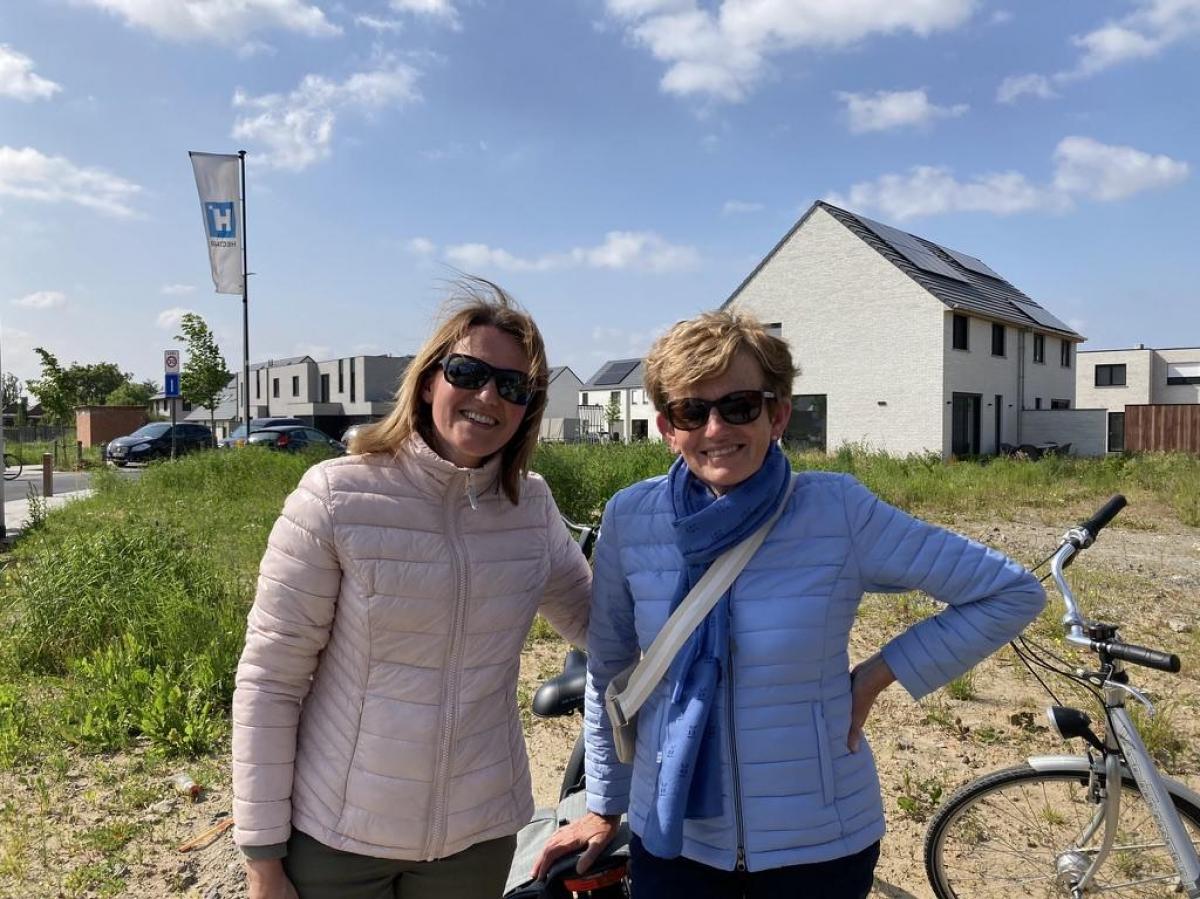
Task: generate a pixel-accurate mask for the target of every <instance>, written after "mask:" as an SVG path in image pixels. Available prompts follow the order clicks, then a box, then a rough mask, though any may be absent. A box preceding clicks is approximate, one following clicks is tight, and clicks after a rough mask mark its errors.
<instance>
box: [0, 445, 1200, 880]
mask: <svg viewBox="0 0 1200 899" xmlns="http://www.w3.org/2000/svg"><path fill="white" fill-rule="evenodd" d="M313 461H314V459H313V458H311V457H303V456H293V455H290V454H283V453H269V452H256V451H237V452H228V451H220V452H211V453H200V454H195V455H191V456H187V457H184V458H182V459H180V460H178V461H176V462H171V463H160V464H155V465H152V466H150V467H149V468H148V469H147V470H146V471H145V473H144V475H143V477H142V478H141V479H140V480H139V481H136V482H135V481H129V480H126V479H121V478H118V477H116V476H115V474H113V473H111V472H106V471H100V472H97V474H96V477H95V479H94V484H95V487H96V494H95V495H94V496H93V497H91V498H89V499H87V500H81V501H78V502H74V503H70V504H68V505H67V506H66V507H64V508H62V509H59V510H56V511H54V512H51V513H50V514H49V515H47V516H45V517H44V518H42V517H39V519H38V521H37V523H36V526H34V527H32V528H31V529H30V530H29V531H28V532H27V533H26V534H25V535H24V536H22V537H21V539H20V540H19V541H18V542H17V544H16V545H15V546H14V547H13V548H12V550H11V551H10V552H9V553H8V554H7V556H6V557H5V558H4V564H5V567H4V570H3V575H2V577H3V579H2V582H0V632H3V633H5V634H6V640H5V641H3V642H2V643H0V778H3V777H7V778H9V780H8V781H7V782H8V783H9V784H10V785H11V784H13V783H15V784H17V785H18V789H19V790H20V791H21V795H22V796H23V797H24V799H23V800H21V801H22V802H23V803H24V805H20V804H14V803H16V800H12V801H11V802H10V803H9V805H6V806H4V807H3V808H0V895H5V891H4V889H3V888H2V886H3V884H4V883H5V880H6V877H7V878H10V879H12V878H15V880H12V882H18V883H19V882H20V875H19V873H17V872H18V871H19V870H21V868H20V866H21V865H28V864H32V862H31V861H30V858H31V855H30V853H33V852H35V850H34V848H33V845H34V843H36V842H37V840H38V839H39V838H38V837H37V836H36V834H33V832H32V831H31V830H30V829H29V828H28V827H25V826H23V825H21V824H20V823H19V822H21V821H24V820H26V819H27V817H29V816H32V818H33V819H36V820H38V821H42V818H40V817H38V816H39V815H40V814H41V813H39V812H38V811H37V808H38V803H42V804H44V805H48V804H50V803H52V802H54V801H59V799H61V796H62V795H67V794H69V792H70V791H69V790H68V791H67V794H63V793H61V791H62V790H63V789H66V788H67V787H68V786H69V784H71V783H72V782H73V781H72V777H73V776H76V777H77V776H78V767H79V766H80V765H85V766H87V768H88V770H91V771H99V772H104V771H109V772H110V774H108V775H105V776H106V777H110V778H111V779H112V781H113V782H114V784H119V787H117V786H114V787H113V790H112V791H109V792H108V793H104V796H105V797H106V798H105V800H104V802H105V803H107V804H106V805H104V811H103V812H102V813H97V814H98V816H99V817H98V820H97V822H96V824H95V827H92V828H87V829H85V830H86V833H87V834H89V836H88V840H90V841H91V842H87V843H80V844H79V849H80V851H81V852H83V853H84V854H85V855H87V857H88V858H105V859H109V860H111V859H114V858H115V859H118V860H119V859H127V858H128V857H129V856H128V850H127V849H125V848H123V847H125V846H126V845H127V844H129V845H133V844H136V843H137V839H138V834H139V833H140V832H141V830H139V828H142V829H144V827H145V825H144V823H143V824H139V823H138V822H143V819H145V817H146V815H147V814H148V812H147V811H146V810H147V808H148V807H149V806H152V805H154V804H155V801H156V800H159V801H161V799H162V789H163V788H162V786H161V784H162V782H163V775H164V773H166V772H168V771H170V770H177V769H178V768H179V767H180V766H187V767H188V769H189V770H194V771H201V772H205V776H207V777H209V778H210V779H212V780H219V779H220V778H222V777H224V776H225V775H224V774H223V773H220V772H223V771H224V769H225V768H226V767H227V765H225V760H224V756H225V752H226V751H227V745H228V742H227V741H228V727H229V724H228V708H229V701H230V696H231V694H232V688H233V672H234V668H235V666H236V660H237V656H238V653H239V651H240V648H241V642H242V638H243V630H244V622H245V614H246V610H247V607H248V604H249V602H250V601H251V599H252V597H253V591H254V584H255V580H256V569H257V565H258V561H259V559H260V557H261V555H262V551H263V548H264V546H265V544H266V539H267V535H268V533H269V531H270V528H271V526H272V523H273V522H274V520H275V518H276V516H277V515H278V513H279V509H280V508H281V506H282V504H283V500H284V498H285V497H286V495H287V494H288V493H289V492H290V491H291V490H292V489H293V488H294V486H295V484H296V482H297V481H298V480H299V478H300V476H301V474H302V473H303V471H304V470H305V468H306V467H307V466H308V465H310V464H312V462H313ZM671 461H672V456H671V454H670V452H669V450H667V449H666V448H665V447H664V446H663V445H661V444H649V443H648V444H640V445H633V446H620V445H599V446H574V445H546V446H543V447H541V448H540V449H539V451H538V454H537V457H536V458H535V462H534V468H535V469H536V470H537V471H539V472H540V473H541V474H542V475H543V476H544V477H545V478H546V480H547V481H548V483H549V484H550V486H551V488H552V489H553V491H554V495H555V497H556V499H557V501H558V504H559V507H560V509H561V511H562V512H563V514H564V515H566V516H567V517H569V518H571V519H573V520H576V521H595V520H597V519H598V517H599V515H600V512H601V510H602V509H603V505H604V503H605V501H606V500H607V499H608V497H609V496H611V494H612V493H613V492H614V491H616V490H617V489H620V488H621V487H623V486H625V485H627V484H629V483H631V482H633V481H636V480H638V479H641V478H644V477H648V476H651V475H655V474H660V473H663V472H665V471H666V469H667V467H668V466H669V465H670V463H671ZM793 461H794V463H795V465H796V467H797V468H822V469H831V470H839V471H847V472H851V473H853V474H854V475H855V476H857V477H858V478H859V479H861V480H862V481H863V482H864V483H866V484H867V485H868V486H870V487H871V488H872V489H873V490H875V491H876V492H878V493H879V494H880V495H882V496H883V497H884V498H886V499H888V500H889V501H891V502H893V503H896V504H897V505H899V506H901V507H903V508H906V509H909V510H910V511H913V512H915V513H917V514H921V515H923V516H925V517H928V518H930V519H932V520H936V521H939V522H941V523H952V522H954V521H956V520H962V521H964V522H967V523H970V525H971V527H975V528H977V529H978V528H979V527H980V524H979V523H980V522H994V523H995V524H996V525H997V526H998V527H997V529H999V526H1004V525H1005V523H1006V521H1014V522H1020V523H1021V526H1022V527H1028V526H1029V522H1030V521H1040V522H1043V523H1045V524H1046V525H1054V526H1055V527H1059V529H1060V530H1061V527H1060V526H1061V525H1062V524H1064V523H1066V522H1069V521H1071V520H1078V519H1079V518H1081V517H1082V516H1083V515H1084V514H1086V513H1088V512H1090V511H1091V510H1092V509H1094V508H1095V507H1096V506H1098V505H1099V504H1100V503H1101V502H1102V501H1103V500H1104V499H1105V498H1107V496H1108V495H1110V494H1111V493H1114V492H1124V493H1125V494H1127V495H1128V496H1129V499H1130V502H1131V509H1130V510H1129V513H1127V514H1126V515H1123V516H1121V517H1120V518H1118V519H1117V520H1116V522H1115V525H1114V526H1115V527H1118V528H1126V529H1128V530H1130V531H1131V532H1136V531H1149V532H1151V533H1153V532H1154V531H1155V530H1156V529H1157V528H1159V527H1160V526H1161V524H1160V519H1164V518H1167V517H1169V518H1171V519H1177V520H1178V522H1180V523H1182V525H1184V526H1188V527H1198V526H1200V460H1198V459H1196V458H1193V457H1185V456H1143V457H1115V458H1111V459H1102V460H1074V459H1044V460H1041V461H1038V462H1024V461H1013V460H996V461H992V462H989V463H986V464H985V463H978V462H970V463H943V462H941V461H940V460H937V459H933V458H909V459H891V458H888V457H885V456H880V455H876V454H871V453H866V452H862V451H859V450H854V449H847V450H844V451H842V452H839V453H836V454H833V455H830V456H828V457H826V456H817V455H801V456H795V457H794V458H793ZM1171 527H1174V528H1177V527H1178V525H1175V524H1172V525H1171ZM989 529H990V527H989ZM976 536H982V535H981V534H979V533H978V531H977V532H976ZM1132 536H1139V535H1137V534H1133V535H1132ZM985 539H986V537H985ZM1045 539H1046V537H1045V536H1040V537H1038V544H1039V546H1040V544H1041V542H1042V541H1043V540H1045ZM1172 539H1179V538H1172ZM1193 539H1194V538H1193ZM1044 548H1046V549H1048V548H1049V547H1048V546H1047V547H1044ZM1019 555H1022V554H1020V553H1019ZM1027 556H1030V553H1024V554H1023V555H1022V558H1023V560H1024V561H1030V559H1029V558H1028V557H1027ZM1077 579H1078V580H1077V583H1078V585H1079V593H1080V596H1081V598H1082V599H1083V600H1084V601H1085V602H1087V601H1094V602H1097V603H1099V602H1100V600H1101V599H1102V598H1103V599H1104V600H1105V601H1108V600H1110V599H1111V597H1112V596H1113V595H1120V596H1126V595H1128V596H1129V597H1130V598H1133V597H1138V596H1145V595H1146V594H1147V592H1148V590H1150V589H1151V587H1150V585H1152V584H1153V583H1154V578H1153V572H1149V571H1142V570H1141V569H1136V570H1134V569H1128V570H1126V569H1125V568H1122V569H1121V570H1119V571H1108V572H1104V573H1093V572H1092V571H1091V570H1090V569H1089V568H1082V569H1079V570H1077ZM1185 586H1186V585H1185ZM1178 592H1179V591H1173V590H1168V595H1167V600H1169V601H1170V602H1175V601H1176V599H1175V594H1176V593H1178ZM1167 600H1161V599H1160V600H1159V605H1160V606H1161V607H1162V609H1163V610H1164V611H1163V614H1164V615H1165V614H1178V613H1168V612H1167V611H1165V610H1166V609H1167V608H1168V607H1169V606H1168V605H1164V603H1165V602H1167ZM931 609H932V603H930V602H929V601H928V600H926V599H924V598H923V597H920V596H917V595H913V594H905V595H902V596H900V597H894V596H893V597H887V598H886V599H882V598H869V599H868V602H867V603H865V604H864V607H863V612H862V617H863V619H864V621H866V623H867V624H868V625H869V626H870V627H872V628H874V629H876V630H878V631H880V632H881V633H884V632H892V633H894V632H895V630H896V629H898V628H899V627H901V626H903V625H904V624H905V623H908V622H911V621H914V620H917V619H919V618H921V617H923V616H924V615H926V614H928V613H929V611H931ZM1155 614H1156V615H1157V610H1156V613H1155ZM1043 618H1044V620H1039V621H1038V622H1035V624H1034V626H1033V631H1034V632H1035V633H1036V634H1037V635H1038V636H1039V638H1043V639H1047V640H1053V639H1054V637H1055V632H1056V630H1057V624H1056V619H1057V615H1056V613H1055V612H1054V611H1048V612H1047V613H1046V615H1045V616H1043ZM1126 620H1127V621H1128V623H1130V624H1131V625H1133V626H1134V627H1135V628H1139V627H1141V626H1143V625H1144V626H1145V627H1147V628H1151V627H1153V628H1155V629H1156V630H1157V632H1158V633H1161V632H1162V630H1164V629H1165V628H1163V627H1162V622H1160V621H1158V620H1157V618H1155V620H1154V621H1153V622H1150V621H1149V620H1143V621H1132V620H1129V618H1126ZM1137 636H1139V635H1138V633H1137V630H1134V632H1133V633H1132V634H1131V639H1133V638H1136V637H1137ZM1141 636H1143V637H1144V638H1149V637H1151V636H1152V634H1149V635H1146V634H1143V635H1141ZM1170 636H1171V637H1172V638H1173V639H1174V640H1175V644H1174V646H1173V647H1172V648H1175V649H1177V650H1178V651H1181V654H1183V655H1184V656H1185V666H1186V668H1191V667H1192V664H1191V663H1193V662H1197V663H1200V639H1197V638H1196V636H1195V635H1194V634H1191V633H1190V632H1189V633H1186V634H1176V635H1170ZM555 639H556V638H555V637H554V636H553V634H552V633H551V632H550V631H549V629H548V628H547V627H545V625H544V623H542V622H538V623H535V627H534V630H533V631H532V632H531V635H530V644H529V648H530V652H531V654H532V655H536V656H537V657H538V659H539V660H540V661H539V662H538V665H537V666H535V667H536V668H537V670H536V671H534V672H532V674H531V675H530V676H531V677H532V676H534V675H544V674H549V673H551V670H552V668H553V666H554V665H555V664H556V662H557V660H558V659H559V658H561V651H560V650H559V649H558V648H557V645H554V646H552V645H551V643H550V641H553V640H555ZM1147 641H1148V642H1153V640H1149V639H1148V640H1147ZM1159 645H1162V641H1161V640H1160V641H1159ZM1014 670H1015V674H1014V676H1023V675H1022V674H1021V672H1020V670H1019V669H1014ZM1185 670H1186V669H1185ZM530 683H532V681H530ZM523 684H524V687H523V690H522V692H521V697H522V699H523V700H524V702H525V703H526V704H527V702H528V695H529V692H530V691H529V685H528V684H525V683H524V682H523ZM992 689H994V684H993V681H992V680H990V679H981V678H979V677H976V676H975V675H973V674H969V675H967V676H965V677H963V678H960V679H959V680H958V681H956V682H955V683H954V684H952V685H951V686H950V687H949V688H947V689H946V690H944V691H941V692H940V693H939V694H937V695H936V696H935V697H932V698H930V699H928V700H926V701H925V702H924V703H923V704H922V705H921V706H919V707H916V708H917V709H918V711H919V712H920V721H918V722H917V725H918V726H920V727H922V728H924V729H926V730H929V729H932V730H933V731H935V732H938V733H941V734H943V737H942V739H943V740H948V741H950V742H951V743H952V744H958V745H961V746H963V747H967V749H966V750H965V751H966V752H969V753H970V754H971V755H972V756H974V755H975V753H977V752H981V751H983V750H984V749H986V748H990V747H994V746H996V745H1000V748H1001V749H1004V748H1006V747H1005V745H1004V744H1008V743H1013V744H1018V743H1020V741H1021V740H1022V739H1025V737H1024V736H1022V735H1027V734H1032V733H1034V731H1035V730H1036V724H1034V723H1032V722H1034V713H1033V712H1020V713H1018V714H1014V715H1012V716H1011V722H1012V725H1013V726H1008V724H1007V723H1005V722H1007V721H1008V720H1009V719H1008V718H1007V717H1005V718H1002V719H999V720H998V721H993V720H990V719H988V720H983V719H982V718H980V716H979V715H976V714H975V712H974V710H975V709H976V707H981V706H980V700H981V694H985V693H987V692H988V691H989V690H992ZM1187 702H1188V701H1187V700H1179V699H1177V700H1175V702H1174V703H1168V704H1166V707H1164V708H1163V709H1162V711H1163V714H1162V717H1160V718H1159V719H1157V720H1156V721H1155V722H1148V725H1149V727H1148V733H1147V740H1148V742H1150V743H1152V744H1153V748H1154V750H1155V752H1156V754H1158V755H1159V757H1160V758H1162V759H1164V761H1169V762H1170V763H1171V764H1172V765H1175V764H1184V763H1186V760H1185V761H1183V762H1181V761H1180V760H1181V759H1184V758H1185V754H1184V753H1183V748H1182V746H1181V745H1179V738H1178V735H1177V734H1176V733H1175V732H1174V730H1173V729H1172V727H1171V724H1170V722H1171V721H1172V720H1174V721H1176V722H1179V721H1181V720H1188V718H1189V717H1190V713H1189V711H1188V709H1190V706H1189V705H1187ZM1008 711H1011V708H1010V709H1008V710H1007V711H1006V712H1005V715H1007V712H1008ZM1021 715H1027V716H1028V718H1029V721H1028V722H1026V720H1025V719H1024V718H1022V717H1020V716H1021ZM964 722H965V723H964ZM567 745H568V747H569V742H568V744H567ZM1007 748H1009V749H1014V748H1015V747H1007ZM130 758H132V759H134V761H132V762H129V761H128V759H130ZM1188 758H1190V757H1188ZM118 772H119V773H118ZM197 776H198V777H200V776H201V775H200V774H198V775H197ZM887 777H888V775H886V774H885V781H886V780H887ZM897 777H899V775H897ZM907 777H908V779H907V780H904V779H902V778H901V779H898V780H897V781H896V784H895V785H894V786H893V787H890V789H892V790H894V792H895V797H894V798H893V799H891V800H890V803H891V805H892V807H893V808H894V810H896V811H897V813H898V814H899V815H901V816H902V819H903V820H911V821H912V822H914V824H915V823H916V822H919V821H920V819H923V818H924V817H925V815H926V814H927V813H928V812H929V810H930V809H931V808H932V807H933V806H934V805H936V802H937V799H938V797H939V796H940V795H941V789H942V782H941V780H939V779H938V778H940V777H941V775H940V774H938V773H937V772H936V771H924V772H916V771H914V772H913V773H912V774H909V775H907ZM948 785H949V783H947V786H948ZM130 791H132V792H130ZM110 793H111V795H110ZM127 794H128V795H127ZM134 794H136V795H134ZM55 797H59V799H56V798H55ZM131 797H132V798H131ZM9 806H11V808H10V807H9ZM47 814H49V813H47ZM6 816H9V817H11V818H12V822H13V826H12V827H11V828H7V826H6V824H5V821H6V820H8V818H7V817H6ZM903 820H902V823H901V826H902V827H903V826H907V825H904V824H903ZM43 825H44V826H47V827H49V826H50V825H49V824H46V823H45V821H42V824H39V825H38V826H43ZM80 839H82V837H80ZM30 840H33V841H34V843H30V842H29V841H30ZM14 841H15V842H14ZM21 841H25V842H21ZM18 844H19V845H18ZM93 844H94V845H93ZM98 847H99V848H98ZM105 847H110V848H105ZM48 858H49V857H48ZM88 864H91V863H90V862H89V863H88ZM96 864H99V862H97V863H96ZM106 864H107V863H106ZM122 864H124V862H122ZM43 867H45V868H46V869H47V870H49V869H51V868H52V867H53V866H52V865H51V864H50V863H49V861H47V862H46V864H45V865H43ZM118 867H119V866H118ZM113 870H114V869H113V868H112V866H111V865H109V866H108V867H105V866H101V867H99V868H96V869H95V870H92V869H91V868H89V867H88V866H87V865H82V866H80V867H78V868H73V869H72V877H74V878H75V880H76V881H78V884H77V887H78V892H76V891H75V890H74V888H68V887H69V885H66V886H64V884H65V881H63V882H60V883H59V887H60V888H61V889H63V890H65V892H64V895H83V894H84V893H86V892H87V891H88V890H92V891H94V892H95V893H98V894H100V895H116V894H119V893H121V891H122V889H123V886H122V885H123V884H124V883H125V881H124V879H123V876H117V875H115V874H114V873H113Z"/></svg>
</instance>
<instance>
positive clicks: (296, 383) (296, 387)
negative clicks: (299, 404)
mask: <svg viewBox="0 0 1200 899" xmlns="http://www.w3.org/2000/svg"><path fill="white" fill-rule="evenodd" d="M299 395H300V376H299V375H292V396H299Z"/></svg>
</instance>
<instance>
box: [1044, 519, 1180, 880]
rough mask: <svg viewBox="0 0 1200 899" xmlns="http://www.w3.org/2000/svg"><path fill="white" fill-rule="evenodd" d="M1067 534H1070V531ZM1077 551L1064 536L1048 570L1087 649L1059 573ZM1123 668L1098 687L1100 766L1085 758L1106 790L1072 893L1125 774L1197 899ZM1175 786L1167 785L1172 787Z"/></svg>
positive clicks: (1116, 664) (1115, 805)
mask: <svg viewBox="0 0 1200 899" xmlns="http://www.w3.org/2000/svg"><path fill="white" fill-rule="evenodd" d="M1068 533H1069V534H1070V532H1068ZM1090 542H1091V540H1090V538H1088V539H1086V540H1085V541H1084V542H1082V544H1081V545H1083V546H1086V545H1088V543H1090ZM1078 551H1079V550H1078V549H1077V548H1076V546H1075V545H1073V543H1072V542H1070V541H1067V540H1064V542H1063V545H1062V546H1061V547H1059V549H1058V551H1057V552H1056V553H1055V554H1054V557H1053V559H1052V560H1051V563H1050V571H1051V574H1052V575H1053V577H1054V582H1055V584H1056V585H1057V586H1058V589H1059V592H1060V593H1061V594H1062V598H1063V603H1064V604H1065V605H1066V613H1065V614H1064V615H1063V619H1062V624H1063V628H1064V630H1065V631H1066V634H1067V642H1068V643H1072V644H1074V645H1076V646H1080V647H1084V648H1086V649H1089V650H1090V649H1093V648H1094V647H1093V641H1092V640H1091V638H1090V637H1088V636H1087V635H1086V634H1085V632H1084V624H1085V622H1084V619H1083V616H1082V615H1081V614H1080V612H1079V607H1078V605H1077V604H1076V603H1075V595H1074V594H1073V593H1072V592H1071V588H1070V585H1069V584H1067V581H1066V577H1065V576H1064V574H1063V569H1064V568H1065V567H1066V566H1067V565H1068V564H1069V563H1070V560H1071V557H1072V556H1074V555H1075V554H1076V553H1077V552H1078ZM1123 670H1124V669H1123V666H1122V664H1121V662H1120V661H1119V660H1114V661H1113V662H1112V667H1111V670H1110V673H1109V675H1108V676H1107V678H1106V679H1105V680H1104V682H1103V684H1102V685H1101V691H1102V694H1103V697H1104V712H1105V717H1106V719H1107V721H1108V726H1107V727H1106V728H1105V734H1104V757H1103V759H1102V761H1101V764H1100V765H1097V764H1096V763H1095V762H1090V763H1089V768H1090V769H1091V771H1092V779H1093V782H1094V780H1095V774H1097V773H1099V771H1097V768H1098V767H1101V766H1102V769H1103V773H1104V774H1105V781H1104V783H1105V788H1106V794H1105V797H1104V802H1103V803H1102V804H1101V806H1100V807H1099V808H1098V809H1097V812H1096V815H1095V817H1094V818H1093V819H1092V821H1091V822H1090V823H1089V824H1088V826H1087V828H1086V829H1085V831H1084V833H1083V834H1082V835H1081V839H1080V841H1079V842H1080V843H1081V844H1082V843H1085V842H1086V841H1087V840H1088V839H1090V838H1091V837H1092V836H1093V835H1094V834H1095V832H1096V830H1097V829H1098V828H1099V826H1100V825H1101V824H1102V823H1103V825H1104V835H1103V837H1102V842H1101V844H1100V848H1099V849H1098V850H1097V851H1096V855H1095V858H1093V860H1092V863H1091V864H1090V865H1089V866H1088V868H1087V870H1086V871H1085V872H1084V873H1083V875H1082V876H1081V877H1080V879H1079V880H1078V882H1077V883H1076V885H1075V890H1074V892H1075V895H1082V893H1083V891H1084V890H1085V889H1086V888H1087V886H1088V885H1089V884H1090V883H1091V882H1092V880H1093V878H1094V877H1095V875H1096V872H1097V871H1099V870H1100V866H1101V865H1102V864H1103V863H1104V860H1105V859H1106V858H1107V857H1108V854H1109V852H1110V851H1111V850H1112V845H1113V842H1114V840H1115V839H1116V835H1117V821H1118V815H1119V812H1120V802H1121V787H1120V784H1121V779H1122V776H1123V775H1124V774H1125V773H1126V772H1128V774H1129V775H1130V776H1131V777H1132V779H1133V781H1134V782H1135V783H1137V785H1138V787H1139V788H1140V789H1141V792H1142V797H1143V798H1144V799H1145V801H1146V804H1147V805H1148V806H1149V807H1150V811H1151V814H1152V815H1153V816H1154V823H1155V824H1156V825H1157V827H1158V831H1159V834H1160V835H1161V836H1162V838H1163V842H1165V843H1166V846H1167V849H1168V851H1169V852H1170V853H1171V858H1172V859H1173V861H1174V862H1175V870H1176V871H1177V872H1178V874H1179V878H1180V882H1181V885H1182V887H1183V889H1184V891H1185V892H1186V894H1187V895H1188V896H1189V897H1191V899H1200V857H1198V856H1197V853H1196V849H1195V847H1194V846H1193V845H1192V841H1191V840H1190V839H1189V837H1188V835H1187V832H1186V831H1185V830H1184V827H1183V823H1182V822H1181V821H1180V820H1179V816H1178V814H1176V812H1175V807H1174V805H1173V804H1172V802H1171V792H1178V790H1169V789H1168V787H1167V783H1166V781H1165V780H1164V778H1163V776H1162V775H1161V774H1160V773H1159V771H1158V767H1157V766H1156V765H1155V764H1154V760H1153V759H1152V758H1151V756H1150V753H1149V752H1148V751H1147V749H1146V744H1145V743H1144V742H1143V741H1142V737H1141V734H1139V733H1138V729H1137V726H1136V725H1135V724H1134V723H1133V719H1132V718H1131V717H1130V715H1129V712H1128V710H1127V709H1126V708H1125V699H1126V695H1127V694H1128V695H1132V696H1133V697H1134V698H1135V699H1137V700H1138V701H1140V702H1142V703H1143V704H1144V705H1145V706H1146V707H1147V708H1148V709H1150V711H1151V712H1153V706H1152V705H1151V704H1150V701H1149V700H1148V699H1147V698H1146V697H1145V696H1144V695H1142V694H1141V693H1140V692H1138V691H1137V690H1136V689H1134V688H1133V687H1130V686H1129V685H1128V684H1126V683H1123V682H1122V681H1121V680H1118V679H1116V678H1114V675H1120V673H1121V672H1122V671H1123ZM1034 761H1035V760H1034V759H1030V764H1031V765H1033V763H1034ZM1122 761H1123V762H1124V764H1122ZM1035 767H1036V766H1035ZM1114 784H1115V788H1114ZM1175 786H1176V785H1175V784H1172V787H1175Z"/></svg>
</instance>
